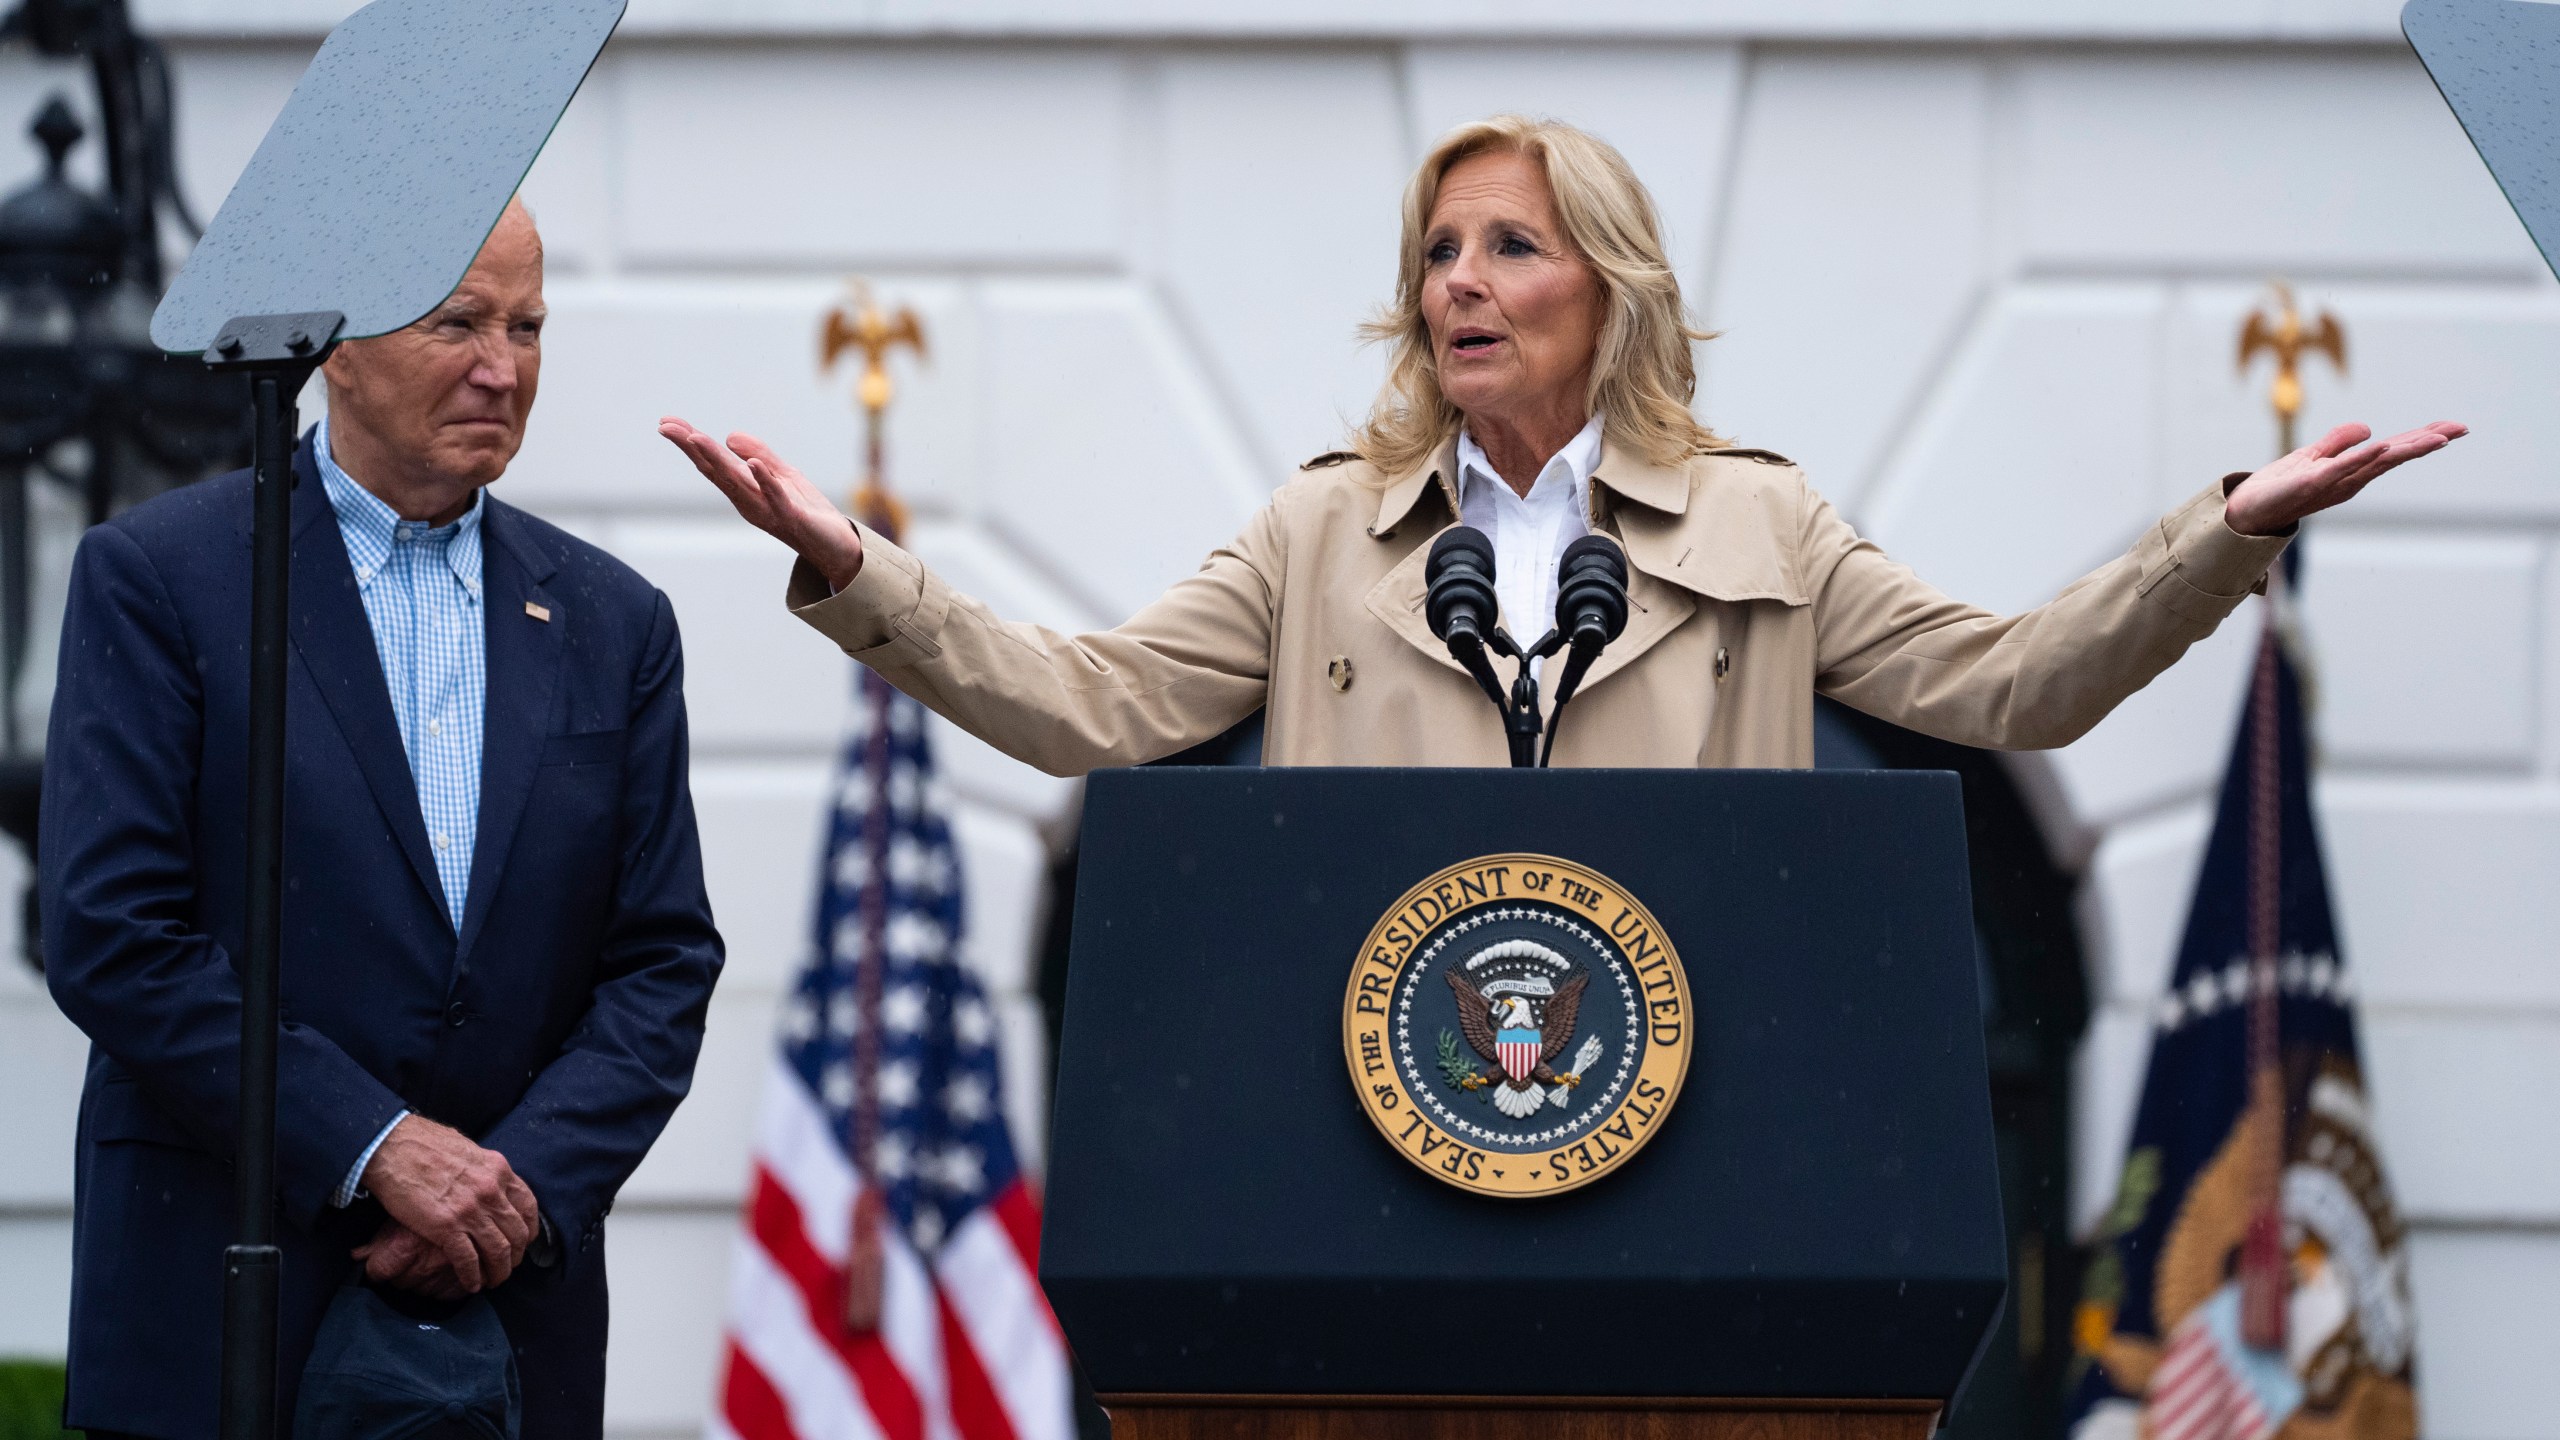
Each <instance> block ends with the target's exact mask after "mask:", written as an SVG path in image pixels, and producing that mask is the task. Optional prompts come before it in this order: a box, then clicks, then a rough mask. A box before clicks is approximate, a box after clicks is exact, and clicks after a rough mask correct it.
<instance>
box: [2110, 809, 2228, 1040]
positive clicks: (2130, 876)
mask: <svg viewBox="0 0 2560 1440" xmlns="http://www.w3.org/2000/svg"><path fill="white" fill-rule="evenodd" d="M2212 833H2213V808H2212V805H2211V803H2210V802H2209V801H2207V802H2203V803H2198V804H2192V805H2183V806H2180V807H2178V808H2177V809H2175V810H2171V811H2167V812H2165V813H2163V814H2159V815H2153V816H2147V817H2145V818H2143V819H2140V820H2134V821H2128V822H2127V823H2125V824H2122V825H2118V826H2116V827H2114V828H2113V829H2111V830H2109V831H2108V832H2107V834H2106V838H2105V839H2103V840H2101V841H2099V842H2098V852H2097V854H2096V855H2094V856H2093V857H2091V859H2090V861H2089V869H2088V874H2087V878H2086V880H2085V881H2084V882H2083V883H2082V885H2081V890H2080V910H2081V920H2082V923H2081V931H2082V933H2083V934H2084V935H2085V936H2087V937H2088V940H2087V943H2088V946H2089V949H2090V951H2091V953H2092V956H2093V958H2094V960H2095V962H2096V964H2095V966H2094V968H2093V969H2092V972H2091V973H2092V974H2094V975H2096V976H2098V977H2100V978H2101V981H2102V987H2103V988H2102V992H2101V993H2102V997H2103V999H2104V1000H2105V1001H2106V1002H2107V1003H2109V1004H2115V1005H2123V1006H2127V1007H2131V1008H2136V1009H2138V1008H2140V1007H2144V1006H2148V1005H2151V1004H2153V1003H2155V1002H2157V1001H2158V1000H2159V998H2160V997H2161V995H2162V994H2164V993H2166V991H2167V990H2168V986H2169V974H2170V971H2171V970H2172V969H2173V968H2174V967H2175V966H2176V964H2177V961H2178V946H2179V944H2180V942H2181V941H2183V940H2184V938H2185V936H2186V928H2187V910H2188V908H2189V906H2191V905H2192V904H2193V903H2194V901H2195V890H2196V872H2197V869H2198V867H2199V866H2201V865H2202V864H2203V862H2204V847H2205V841H2206V839H2207V838H2208V837H2209V836H2210V835H2211V834H2212Z"/></svg>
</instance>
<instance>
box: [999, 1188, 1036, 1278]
mask: <svg viewBox="0 0 2560 1440" xmlns="http://www.w3.org/2000/svg"><path fill="white" fill-rule="evenodd" d="M988 1208H989V1209H991V1210H993V1211H995V1214H996V1220H997V1221H998V1222H999V1223H1000V1224H1002V1225H1003V1226H1004V1233H1005V1234H1006V1235H1008V1236H1010V1237H1011V1238H1012V1240H1013V1249H1014V1253H1015V1254H1017V1255H1020V1256H1021V1257H1022V1268H1023V1269H1024V1270H1025V1271H1027V1272H1029V1273H1030V1275H1031V1277H1032V1281H1033V1283H1035V1284H1036V1283H1038V1281H1039V1277H1040V1202H1039V1201H1037V1200H1034V1199H1032V1198H1031V1187H1030V1185H1028V1184H1027V1183H1025V1182H1024V1181H1022V1180H1021V1179H1020V1178H1018V1177H1017V1178H1016V1179H1015V1180H1014V1182H1013V1183H1012V1184H1010V1185H1007V1186H1006V1187H1004V1193H1003V1194H1001V1195H998V1196H997V1197H996V1198H995V1199H994V1201H993V1202H991V1203H990V1205H989V1206H988Z"/></svg>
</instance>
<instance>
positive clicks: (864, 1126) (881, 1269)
mask: <svg viewBox="0 0 2560 1440" xmlns="http://www.w3.org/2000/svg"><path fill="white" fill-rule="evenodd" d="M899 345H905V346H908V347H910V348H912V349H913V350H914V351H915V352H916V353H917V354H919V355H922V354H923V353H925V346H924V329H923V327H922V326H921V325H920V324H919V323H918V322H917V320H916V315H915V312H914V311H913V310H911V309H907V308H905V307H901V308H900V309H899V310H898V312H897V314H896V315H895V316H889V315H885V314H883V313H882V312H881V310H880V308H879V306H877V305H876V304H874V303H873V302H872V297H871V287H870V286H869V285H867V284H865V283H863V282H861V281H858V280H857V281H855V282H854V284H853V296H852V300H851V304H850V305H849V306H842V305H840V306H838V307H836V308H835V309H833V310H830V311H829V312H828V313H827V317H826V325H825V329H824V330H823V331H822V333H821V335H820V339H819V368H820V369H821V370H829V369H833V368H834V366H835V362H836V359H837V357H838V356H840V355H842V354H844V353H845V352H846V351H848V350H859V351H860V352H862V377H861V379H860V381H859V382H858V383H857V384H856V387H855V395H856V398H857V399H858V400H859V401H860V402H861V405H862V449H863V463H862V476H863V479H862V484H861V486H860V487H859V488H857V489H856V490H855V491H854V492H853V495H852V497H851V501H852V504H851V508H852V511H853V513H854V515H856V516H857V517H859V518H860V519H861V521H862V523H863V524H865V525H867V526H869V527H871V529H872V530H873V531H874V532H875V533H877V534H879V535H880V536H882V537H883V538H885V539H889V540H896V539H897V538H899V536H900V535H901V534H903V533H904V531H905V529H906V525H905V520H906V507H905V506H904V505H902V504H900V503H899V501H898V500H897V498H896V497H895V496H893V495H891V494H890V493H889V487H888V480H887V474H886V470H887V467H886V466H885V464H884V463H883V458H882V457H883V451H884V445H883V442H882V431H883V430H884V429H885V428H886V426H885V421H886V417H887V412H888V409H889V402H890V400H891V399H893V398H894V397H895V394H896V390H895V387H894V386H893V385H892V384H891V382H890V379H889V368H888V365H887V363H886V362H887V359H888V355H889V352H890V351H891V350H892V349H894V348H896V347H897V346H899ZM854 691H855V696H856V701H857V703H858V705H859V706H860V713H861V714H862V716H863V719H864V724H865V729H864V731H863V751H862V774H863V780H864V783H865V795H864V803H863V821H862V849H863V862H864V864H865V865H866V867H867V868H868V872H869V875H868V879H867V881H866V883H865V884H864V885H863V886H862V907H861V910H860V921H859V926H860V935H861V953H860V954H859V955H858V956H857V957H856V959H855V962H854V963H855V967H856V969H855V973H854V986H853V990H854V1013H855V1021H854V1032H853V1083H854V1093H853V1106H852V1112H853V1123H852V1131H853V1133H852V1135H851V1136H850V1137H849V1143H848V1148H849V1150H850V1152H851V1154H852V1158H853V1166H854V1174H855V1175H856V1176H857V1177H858V1178H859V1180H860V1182H861V1184H860V1188H859V1189H858V1191H857V1192H856V1194H855V1196H854V1207H853V1217H852V1222H853V1223H852V1233H851V1236H850V1237H849V1238H850V1242H851V1243H850V1247H849V1249H848V1252H847V1256H846V1265H845V1295H844V1307H843V1317H844V1323H845V1328H846V1329H847V1330H848V1331H850V1332H851V1333H853V1334H855V1335H865V1334H870V1333H872V1332H874V1331H876V1330H878V1329H879V1328H880V1321H881V1305H882V1295H883V1291H884V1287H885V1283H886V1279H887V1248H886V1237H885V1235H884V1233H883V1230H884V1227H885V1226H886V1224H887V1222H888V1207H887V1203H886V1199H885V1197H884V1195H883V1193H882V1188H881V1185H880V1180H879V1176H878V1173H877V1168H876V1163H875V1162H876V1160H877V1155H876V1153H875V1152H876V1150H877V1148H878V1142H879V1136H880V1086H879V1080H880V1038H881V1000H882V990H883V987H884V985H885V983H886V976H887V973H888V968H889V956H888V950H887V945H888V934H889V882H888V867H889V826H890V821H891V815H890V808H891V796H890V793H889V792H890V773H889V771H890V765H889V748H890V745H889V742H890V735H889V715H890V704H889V700H890V690H889V682H888V681H886V680H883V679H882V678H880V675H879V674H878V672H876V671H873V670H870V669H868V668H859V667H858V668H857V670H856V677H855V686H854Z"/></svg>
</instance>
